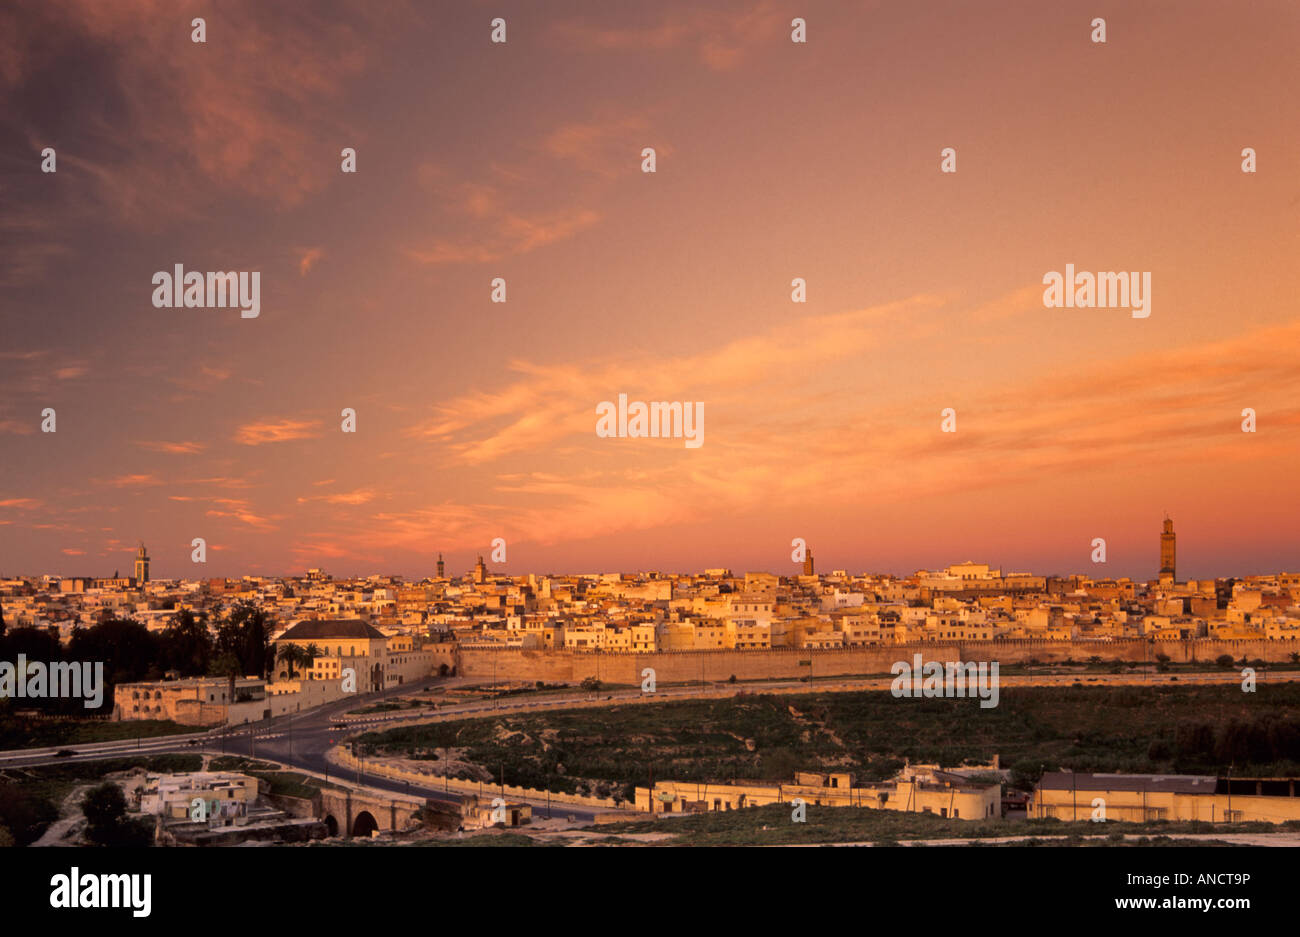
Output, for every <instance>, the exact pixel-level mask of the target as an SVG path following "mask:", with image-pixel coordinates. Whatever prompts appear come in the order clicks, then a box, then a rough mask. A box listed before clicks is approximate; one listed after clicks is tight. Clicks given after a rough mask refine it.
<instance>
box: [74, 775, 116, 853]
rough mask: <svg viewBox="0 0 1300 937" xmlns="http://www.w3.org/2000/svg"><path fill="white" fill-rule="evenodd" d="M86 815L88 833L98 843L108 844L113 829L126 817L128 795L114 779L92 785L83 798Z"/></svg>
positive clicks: (82, 806) (82, 810)
mask: <svg viewBox="0 0 1300 937" xmlns="http://www.w3.org/2000/svg"><path fill="white" fill-rule="evenodd" d="M81 812H82V813H83V814H85V817H86V833H87V835H88V836H89V837H90V838H91V839H92V840H93V841H94V842H96V843H99V844H101V845H107V844H108V842H109V841H110V840H111V838H112V833H113V829H114V828H115V827H116V826H117V825H118V824H119V823H121V822H122V820H123V819H125V818H126V797H125V795H123V793H122V788H121V787H119V786H118V785H116V784H114V783H113V782H112V781H105V782H104V783H103V784H100V785H99V786H98V787H92V788H91V789H90V790H88V791H87V792H86V796H85V797H83V798H82V799H81Z"/></svg>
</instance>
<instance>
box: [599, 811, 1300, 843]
mask: <svg viewBox="0 0 1300 937" xmlns="http://www.w3.org/2000/svg"><path fill="white" fill-rule="evenodd" d="M587 829H588V830H590V831H592V832H600V833H615V834H629V833H631V834H636V833H666V834H670V836H671V838H670V839H667V840H662V841H661V843H662V844H664V845H673V846H760V845H768V846H771V845H785V844H797V843H808V844H812V843H874V844H876V845H881V846H889V845H896V844H897V843H898V842H899V841H901V840H936V839H967V838H970V839H993V838H998V837H1007V836H1011V837H1016V838H1017V839H1019V840H1026V839H1031V838H1042V837H1062V836H1063V837H1067V840H1066V842H1067V844H1068V843H1077V844H1080V845H1083V844H1087V845H1104V844H1105V842H1109V843H1111V844H1118V843H1119V841H1120V840H1121V839H1123V837H1124V836H1125V835H1128V836H1139V835H1140V836H1147V837H1159V836H1169V835H1172V834H1176V833H1199V834H1206V833H1214V834H1216V835H1217V834H1223V833H1262V832H1263V833H1277V832H1280V831H1283V830H1300V822H1291V823H1286V824H1282V825H1281V826H1275V825H1274V824H1272V823H1234V824H1213V825H1212V824H1209V823H1196V822H1186V823H1172V822H1163V821H1162V822H1152V823H1114V822H1111V823H1092V822H1090V821H1087V820H1081V821H1079V822H1062V821H1060V820H1035V821H1034V822H1033V823H1032V824H1028V823H1026V822H1025V821H1012V820H976V821H969V822H953V821H952V820H946V819H943V818H941V817H936V816H934V815H933V814H927V813H904V812H902V811H898V810H869V809H864V808H860V807H813V806H810V807H808V808H807V821H806V822H804V823H795V822H793V821H792V820H791V819H790V807H789V806H788V805H785V804H771V805H769V806H766V807H751V808H748V809H745V810H729V811H721V812H717V811H713V812H709V813H700V814H694V815H692V816H685V817H673V818H667V819H665V818H659V819H655V820H650V819H646V820H636V821H630V822H627V823H602V824H599V825H597V826H591V827H588V828H587ZM1096 836H1101V837H1104V838H1105V841H1104V842H1103V843H1096V842H1090V841H1087V840H1085V839H1084V837H1096Z"/></svg>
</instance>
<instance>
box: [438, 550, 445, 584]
mask: <svg viewBox="0 0 1300 937" xmlns="http://www.w3.org/2000/svg"><path fill="white" fill-rule="evenodd" d="M446 571H447V567H446V564H444V563H443V562H442V554H441V553H439V554H438V578H439V579H444V578H446V577H445V576H444V575H443V574H444V573H445V572H446Z"/></svg>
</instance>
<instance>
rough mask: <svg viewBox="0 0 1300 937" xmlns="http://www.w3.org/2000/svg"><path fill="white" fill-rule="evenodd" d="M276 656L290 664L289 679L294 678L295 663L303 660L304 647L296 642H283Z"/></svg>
mask: <svg viewBox="0 0 1300 937" xmlns="http://www.w3.org/2000/svg"><path fill="white" fill-rule="evenodd" d="M276 658H277V659H278V660H279V661H281V662H282V663H285V664H288V665H289V679H290V680H292V679H293V665H294V664H296V663H298V662H299V661H300V660H302V648H300V647H298V645H296V644H281V645H280V650H279V652H278V653H277V654H276Z"/></svg>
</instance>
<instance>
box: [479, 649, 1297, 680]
mask: <svg viewBox="0 0 1300 937" xmlns="http://www.w3.org/2000/svg"><path fill="white" fill-rule="evenodd" d="M1297 651H1300V641H1266V640H1256V641H1217V640H1195V641H1148V640H1145V639H1142V638H1133V639H1126V640H1120V641H1047V640H1039V639H1033V638H1026V639H1013V640H1006V641H964V642H952V643H937V642H927V643H923V644H890V645H883V646H879V647H853V648H837V649H832V650H796V649H793V648H775V649H772V650H765V651H726V650H722V651H675V652H658V653H653V654H631V653H612V654H611V653H604V652H601V653H592V652H582V651H563V650H555V651H540V650H521V649H519V648H500V649H496V648H481V647H472V648H461V649H460V650H459V651H458V653H457V655H456V656H457V670H456V672H457V674H459V675H460V676H465V677H473V678H474V679H476V680H489V681H493V680H494V681H496V682H499V683H511V682H526V683H535V682H536V681H538V680H542V681H545V682H546V683H568V684H578V683H581V682H582V681H583V680H584V679H586V678H587V677H595V678H596V679H598V680H600V681H601V682H603V683H621V684H628V685H635V684H640V683H641V680H642V677H641V671H642V670H643V669H645V668H647V667H649V668H651V669H653V670H654V672H655V680H656V681H657V682H658V683H689V682H694V681H700V680H704V681H723V680H728V679H730V678H731V677H732V676H734V677H735V678H736V679H737V680H763V679H782V678H787V677H789V678H798V677H804V676H813V677H829V676H852V675H859V674H888V673H889V672H890V668H891V667H892V666H893V665H894V664H895V663H896V662H898V661H907V663H908V664H909V665H910V664H911V663H912V660H913V655H915V654H920V655H921V657H922V659H923V660H925V661H932V660H933V661H939V662H940V663H945V662H948V661H975V662H979V661H989V662H992V661H997V662H998V663H999V664H1000V665H1001V666H1007V665H1010V664H1024V663H1028V662H1030V661H1038V662H1041V663H1055V662H1064V661H1067V660H1073V661H1075V662H1077V663H1083V662H1085V661H1087V660H1088V659H1089V658H1090V657H1099V658H1101V659H1102V660H1104V661H1137V662H1142V661H1146V662H1150V663H1154V662H1155V661H1156V659H1157V656H1158V655H1161V654H1163V655H1165V656H1167V657H1168V658H1169V659H1170V660H1171V661H1173V662H1174V663H1187V662H1191V661H1203V662H1206V663H1213V662H1214V660H1215V659H1216V658H1218V657H1219V656H1221V655H1223V654H1228V655H1230V656H1231V657H1232V658H1233V660H1237V661H1239V660H1241V658H1242V657H1246V658H1247V659H1249V660H1251V661H1254V660H1263V661H1266V662H1269V663H1282V662H1286V661H1288V660H1290V655H1291V654H1292V653H1295V652H1297Z"/></svg>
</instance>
